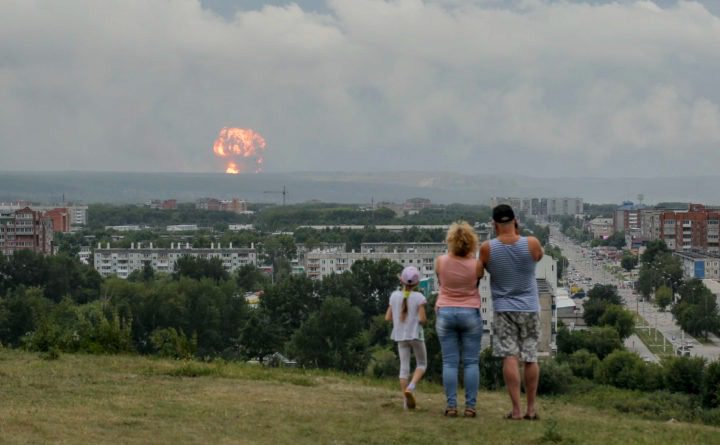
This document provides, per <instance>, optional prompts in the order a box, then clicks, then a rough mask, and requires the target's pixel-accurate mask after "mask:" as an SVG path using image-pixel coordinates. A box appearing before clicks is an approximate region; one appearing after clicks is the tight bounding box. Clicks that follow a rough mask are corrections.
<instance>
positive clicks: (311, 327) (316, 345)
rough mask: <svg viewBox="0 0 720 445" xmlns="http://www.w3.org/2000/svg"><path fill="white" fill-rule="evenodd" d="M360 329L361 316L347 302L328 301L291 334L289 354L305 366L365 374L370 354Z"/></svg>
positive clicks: (329, 299)
mask: <svg viewBox="0 0 720 445" xmlns="http://www.w3.org/2000/svg"><path fill="white" fill-rule="evenodd" d="M362 325H363V319H362V313H361V312H360V310H359V309H358V308H356V307H353V306H352V305H351V304H350V301H348V300H347V299H345V298H334V297H333V298H328V299H327V300H325V301H324V302H323V304H322V306H321V307H320V310H319V311H318V312H316V313H314V314H312V315H311V316H310V318H308V319H307V320H306V321H305V322H304V323H303V324H302V326H300V328H299V329H298V330H297V332H295V333H294V334H293V336H292V338H291V340H290V351H291V353H292V354H293V355H294V357H295V358H296V359H297V361H298V363H300V364H302V365H305V366H316V367H318V368H334V369H338V370H342V371H347V372H359V371H364V370H365V368H366V366H367V363H368V360H369V351H368V348H367V339H366V338H364V336H363V335H362ZM358 358H359V359H360V360H359V361H356V360H358Z"/></svg>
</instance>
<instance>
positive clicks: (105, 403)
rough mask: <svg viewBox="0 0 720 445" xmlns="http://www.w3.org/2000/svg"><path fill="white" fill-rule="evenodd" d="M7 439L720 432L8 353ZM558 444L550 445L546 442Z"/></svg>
mask: <svg viewBox="0 0 720 445" xmlns="http://www.w3.org/2000/svg"><path fill="white" fill-rule="evenodd" d="M0 395H1V396H0V398H1V400H2V403H0V443H3V444H19V443H48V442H52V443H57V442H62V443H68V444H75V443H78V444H80V443H116V444H117V443H123V444H126V443H127V444H185V443H204V444H210V443H212V444H237V443H243V444H254V443H274V444H275V443H278V444H285V443H288V444H289V443H292V444H305V443H307V444H317V443H321V444H358V443H363V444H444V443H483V444H504V443H515V444H517V443H545V442H547V441H543V437H546V438H549V434H548V432H549V431H550V429H551V428H552V426H553V425H556V427H555V430H554V431H555V432H556V433H557V435H558V436H556V439H562V440H561V441H560V442H556V443H578V444H586V443H587V444H591V443H598V444H611V443H617V444H631V443H647V444H653V445H657V444H664V443H688V444H709V443H718V437H720V429H718V428H712V427H707V426H701V425H690V424H683V423H661V422H653V421H647V420H642V419H637V418H633V417H630V416H623V415H620V414H616V413H612V412H603V411H598V410H595V409H591V408H585V407H579V406H574V405H571V404H567V403H562V402H559V401H555V400H553V399H543V400H542V401H541V403H540V413H541V415H542V418H543V420H541V421H539V422H530V421H521V422H514V421H508V420H502V415H503V413H504V412H505V410H506V409H507V404H508V403H507V399H506V396H505V394H504V393H494V392H482V393H481V394H480V396H479V406H478V412H479V417H478V418H476V419H464V418H457V419H448V418H444V417H443V416H442V414H441V413H442V410H443V409H444V397H443V395H442V391H441V388H440V387H439V386H437V385H432V384H423V385H421V387H420V390H419V398H418V403H419V409H417V410H416V411H414V412H407V411H403V410H402V409H401V402H400V399H399V397H398V393H397V391H396V390H395V382H394V381H377V380H370V379H364V378H359V377H347V376H343V375H338V374H334V373H325V372H317V371H313V372H303V371H299V370H296V371H291V370H271V369H263V368H260V367H253V366H248V365H235V364H212V365H206V364H202V363H196V362H178V361H168V360H157V359H150V358H142V357H131V356H83V355H62V356H61V357H60V359H59V360H52V361H46V360H42V359H40V358H39V357H38V355H37V354H30V353H24V352H18V351H10V350H7V349H4V350H3V349H0ZM548 443H549V442H548Z"/></svg>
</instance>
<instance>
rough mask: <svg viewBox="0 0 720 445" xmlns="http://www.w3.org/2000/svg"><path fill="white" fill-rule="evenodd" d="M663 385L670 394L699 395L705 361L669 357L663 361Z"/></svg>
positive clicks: (700, 358) (697, 358) (699, 358)
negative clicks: (664, 384) (665, 385)
mask: <svg viewBox="0 0 720 445" xmlns="http://www.w3.org/2000/svg"><path fill="white" fill-rule="evenodd" d="M663 367H664V368H665V383H666V384H667V388H668V389H669V390H670V391H672V392H684V393H686V394H700V387H701V384H702V380H703V370H704V368H705V359H704V358H702V357H671V358H668V359H666V360H665V361H663Z"/></svg>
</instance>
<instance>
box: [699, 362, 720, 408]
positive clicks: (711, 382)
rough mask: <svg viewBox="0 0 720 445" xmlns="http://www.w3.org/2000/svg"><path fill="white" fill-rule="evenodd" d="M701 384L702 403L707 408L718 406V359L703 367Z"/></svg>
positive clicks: (719, 405) (719, 391)
mask: <svg viewBox="0 0 720 445" xmlns="http://www.w3.org/2000/svg"><path fill="white" fill-rule="evenodd" d="M701 386H702V400H703V405H705V406H707V407H708V408H718V407H720V360H716V361H714V362H712V363H710V364H709V365H708V366H707V367H706V368H705V372H704V373H703V379H702V385H701ZM719 414H720V413H719ZM718 419H720V416H718Z"/></svg>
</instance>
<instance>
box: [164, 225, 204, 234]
mask: <svg viewBox="0 0 720 445" xmlns="http://www.w3.org/2000/svg"><path fill="white" fill-rule="evenodd" d="M165 230H166V231H168V232H196V231H197V230H198V225H197V224H173V225H170V226H167V227H165Z"/></svg>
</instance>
